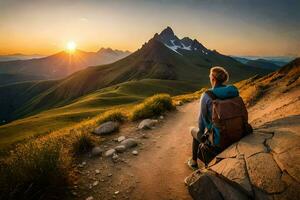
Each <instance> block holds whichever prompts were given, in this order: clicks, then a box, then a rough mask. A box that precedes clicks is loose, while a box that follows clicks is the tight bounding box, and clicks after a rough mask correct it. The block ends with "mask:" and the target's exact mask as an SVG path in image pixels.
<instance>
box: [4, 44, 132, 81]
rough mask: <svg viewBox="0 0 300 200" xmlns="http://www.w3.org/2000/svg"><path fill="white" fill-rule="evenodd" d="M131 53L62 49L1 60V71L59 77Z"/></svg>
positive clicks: (112, 60) (50, 77) (109, 50)
mask: <svg viewBox="0 0 300 200" xmlns="http://www.w3.org/2000/svg"><path fill="white" fill-rule="evenodd" d="M129 54H130V52H128V51H119V50H112V49H110V48H108V49H104V48H102V49H100V50H99V51H98V52H85V51H81V50H76V51H75V52H74V53H72V54H70V53H67V52H65V51H62V52H59V53H56V54H54V55H51V56H47V57H43V58H36V59H29V60H14V61H6V62H0V73H6V74H25V75H32V76H42V77H45V79H58V78H63V77H66V76H68V75H70V74H72V73H74V72H76V71H78V70H81V69H84V68H86V67H88V66H92V65H102V64H108V63H112V62H114V61H116V60H119V59H121V58H124V57H126V56H127V55H129ZM29 80H30V79H29Z"/></svg>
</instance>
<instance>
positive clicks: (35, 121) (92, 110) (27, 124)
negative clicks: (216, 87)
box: [0, 79, 198, 149]
mask: <svg viewBox="0 0 300 200" xmlns="http://www.w3.org/2000/svg"><path fill="white" fill-rule="evenodd" d="M197 87H198V84H197V83H188V82H184V81H171V80H153V79H147V80H141V81H130V82H126V83H122V84H118V85H115V86H112V87H108V88H104V89H100V90H97V91H95V92H93V93H91V94H88V95H85V96H83V97H81V98H78V99H76V101H75V100H74V101H73V102H71V103H70V104H68V105H66V106H62V107H59V108H54V109H50V110H47V111H43V112H41V113H38V114H36V115H33V116H29V117H25V118H23V119H19V120H16V121H13V122H11V123H8V124H5V125H2V126H0V149H1V148H4V147H7V146H8V145H10V144H13V143H16V142H19V141H22V140H27V139H28V138H32V137H36V136H41V135H45V134H49V133H51V132H53V131H56V130H59V129H62V128H67V127H72V126H74V125H76V124H79V123H80V122H81V121H83V120H86V119H89V118H93V117H95V116H97V115H100V114H103V113H105V112H106V111H109V110H116V109H119V108H124V107H126V108H128V109H132V107H133V106H134V105H135V104H137V103H139V102H141V101H143V100H144V99H145V98H147V97H149V96H152V95H154V94H157V93H165V92H167V93H170V94H171V95H178V94H182V93H188V92H189V91H194V90H196V89H197Z"/></svg>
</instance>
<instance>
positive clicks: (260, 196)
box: [254, 187, 273, 200]
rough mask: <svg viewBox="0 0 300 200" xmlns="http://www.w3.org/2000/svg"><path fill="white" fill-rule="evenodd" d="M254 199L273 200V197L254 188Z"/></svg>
mask: <svg viewBox="0 0 300 200" xmlns="http://www.w3.org/2000/svg"><path fill="white" fill-rule="evenodd" d="M254 199H255V200H273V196H272V195H269V194H267V193H265V192H263V191H261V190H259V189H257V188H255V187H254Z"/></svg>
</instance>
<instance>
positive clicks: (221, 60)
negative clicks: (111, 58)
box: [0, 27, 270, 121]
mask: <svg viewBox="0 0 300 200" xmlns="http://www.w3.org/2000/svg"><path fill="white" fill-rule="evenodd" d="M108 51H110V50H108ZM106 52H107V51H106ZM55 57H56V56H55ZM214 65H220V66H223V67H225V68H226V69H227V70H228V71H229V73H230V75H231V81H238V80H242V79H245V78H248V77H250V76H253V75H255V74H266V73H268V72H269V71H270V70H264V69H260V68H256V67H249V66H246V65H243V64H242V63H240V62H238V61H236V60H234V59H233V58H231V57H229V56H226V55H222V54H220V53H218V52H217V51H215V50H209V49H207V48H206V47H204V46H203V45H202V44H201V43H199V42H198V41H197V40H195V39H194V40H192V39H189V38H187V37H185V38H183V39H181V40H180V39H178V37H177V36H176V35H175V34H174V32H173V30H172V29H171V28H170V27H167V28H166V29H165V30H163V31H162V32H161V33H160V34H158V33H157V34H155V35H154V37H153V38H151V39H150V40H149V41H148V42H146V43H145V44H144V45H143V46H142V47H141V48H140V49H138V50H137V51H135V52H134V53H132V54H131V55H129V56H127V57H125V58H123V59H121V60H118V61H116V62H114V63H111V64H107V65H101V66H94V67H88V68H86V69H84V70H81V71H77V72H75V73H73V74H71V75H70V76H68V77H66V78H63V79H61V80H57V81H56V82H55V83H53V82H51V83H52V84H48V83H47V84H44V83H43V82H40V81H39V82H33V83H31V84H32V85H34V86H35V88H39V87H41V85H42V86H43V90H42V92H39V91H40V90H35V94H33V93H32V94H31V98H30V99H28V98H22V97H21V96H20V94H18V97H17V98H16V97H15V94H11V95H4V96H5V97H4V98H2V102H0V104H1V108H2V107H5V108H6V109H5V110H6V112H5V114H3V115H2V114H1V115H0V116H3V118H2V119H1V120H6V121H11V120H15V119H18V118H20V117H24V116H30V115H33V114H37V113H39V112H41V111H45V110H48V109H51V108H59V107H62V106H67V105H68V104H70V103H75V102H76V101H77V100H78V99H79V98H81V99H82V98H84V97H85V96H87V95H89V94H92V93H97V92H100V93H101V92H103V89H104V88H107V87H110V89H109V90H114V87H113V86H116V87H119V86H117V85H118V84H126V86H128V88H129V89H127V90H126V91H136V93H135V92H131V97H132V96H135V97H136V96H139V95H140V94H141V93H145V91H151V92H148V93H147V95H151V94H155V93H159V92H162V91H165V90H162V89H161V88H163V85H164V84H166V80H168V81H169V82H173V83H175V84H174V85H177V86H178V87H179V88H176V89H178V91H184V92H187V91H194V90H195V89H196V88H197V87H203V86H206V85H208V84H209V80H208V73H209V69H210V68H211V67H212V66H214ZM144 80H148V83H150V84H140V85H141V87H142V85H143V90H142V91H141V90H131V89H130V87H133V85H132V84H130V83H131V82H133V81H134V83H135V84H134V87H137V86H138V85H139V83H140V82H143V81H144ZM157 80H161V81H157ZM26 84H27V87H26V88H28V90H29V91H30V87H33V86H31V85H30V83H26ZM46 86H48V88H47V87H46ZM144 86H145V87H144ZM195 86H196V87H195ZM19 87H23V85H22V84H14V85H13V86H6V87H1V88H0V94H2V93H3V92H5V91H7V90H14V89H12V88H19ZM16 90H18V89H16ZM106 92H107V91H106ZM176 94H178V93H176ZM24 95H27V94H26V93H24ZM124 95H127V94H126V92H124V91H123V92H122V93H119V92H117V93H114V94H113V96H114V97H116V96H120V97H123V96H124ZM143 97H145V96H143ZM12 99H13V100H14V101H12ZM24 99H25V100H24ZM135 99H136V98H135ZM95 101H97V99H95ZM107 103H108V102H107ZM119 103H122V102H119ZM91 105H92V107H93V106H94V105H97V106H99V105H98V104H97V103H96V102H95V103H92V102H90V106H91ZM0 110H1V109H0Z"/></svg>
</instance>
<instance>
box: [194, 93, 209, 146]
mask: <svg viewBox="0 0 300 200" xmlns="http://www.w3.org/2000/svg"><path fill="white" fill-rule="evenodd" d="M211 105H212V99H211V98H210V97H209V96H208V95H207V94H206V93H203V94H202V96H201V98H200V110H199V117H198V127H199V132H198V138H197V139H198V140H199V141H200V138H201V136H202V135H203V134H204V130H205V127H206V125H207V124H209V123H210V121H211V119H210V118H211V107H212V106H211Z"/></svg>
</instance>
